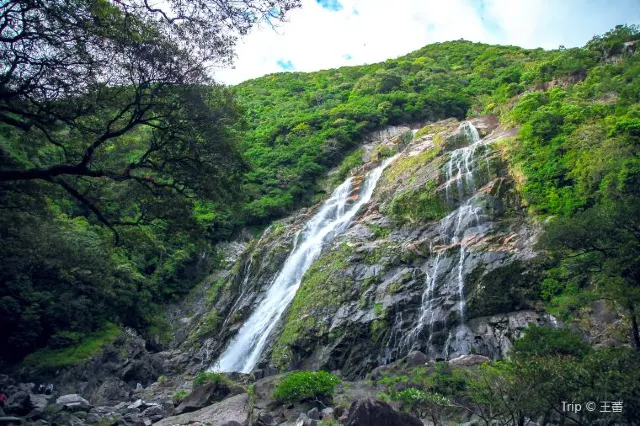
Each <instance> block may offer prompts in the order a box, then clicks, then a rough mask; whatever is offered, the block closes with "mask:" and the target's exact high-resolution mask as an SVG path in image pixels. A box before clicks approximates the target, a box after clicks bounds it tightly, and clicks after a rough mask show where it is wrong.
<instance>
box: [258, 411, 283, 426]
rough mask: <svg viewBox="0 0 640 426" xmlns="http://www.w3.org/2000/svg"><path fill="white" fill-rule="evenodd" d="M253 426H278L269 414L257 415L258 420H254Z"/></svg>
mask: <svg viewBox="0 0 640 426" xmlns="http://www.w3.org/2000/svg"><path fill="white" fill-rule="evenodd" d="M255 426H278V422H276V419H274V418H273V415H271V413H260V414H258V420H256V423H255Z"/></svg>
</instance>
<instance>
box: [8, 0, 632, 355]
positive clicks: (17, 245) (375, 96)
mask: <svg viewBox="0 0 640 426" xmlns="http://www.w3.org/2000/svg"><path fill="white" fill-rule="evenodd" d="M165 3H166V10H156V9H154V8H153V7H149V6H148V4H147V2H137V1H131V2H126V1H123V2H109V1H93V0H78V1H76V2H73V3H67V2H55V1H53V2H49V1H40V2H32V1H10V2H7V3H5V4H4V5H3V6H1V7H0V28H2V39H1V40H0V41H1V42H2V43H3V47H2V53H1V58H2V61H3V65H4V67H3V68H4V70H5V71H4V72H3V74H2V77H1V78H2V80H1V82H0V84H1V89H0V209H1V211H2V215H1V216H0V235H1V239H2V245H1V246H0V298H1V300H0V314H1V315H2V317H3V318H4V319H5V326H4V327H3V328H2V329H1V330H0V347H1V348H3V349H2V350H3V351H4V352H2V353H0V357H4V358H7V359H10V360H16V359H19V358H21V357H22V356H23V355H24V354H26V353H29V352H31V351H33V350H34V349H37V348H42V347H45V346H48V347H50V348H61V347H68V346H72V345H74V344H77V343H78V342H79V341H81V340H82V339H83V338H84V337H85V336H87V335H89V334H90V333H92V332H95V331H96V330H100V329H101V328H102V327H103V326H104V324H106V323H107V322H113V323H116V324H121V325H127V326H133V327H135V328H137V329H138V330H140V331H143V332H145V333H147V334H148V335H155V336H159V335H161V334H162V329H163V323H162V319H161V315H159V312H160V307H161V305H162V304H163V303H166V302H167V301H170V300H173V299H174V298H175V297H177V296H180V295H183V294H185V293H186V292H188V291H189V289H190V288H191V287H192V286H193V285H194V284H195V283H196V282H197V281H198V279H200V278H201V277H202V275H203V274H205V273H207V272H209V271H210V270H211V268H215V265H216V254H215V249H214V244H215V243H216V242H218V241H221V240H224V239H228V238H230V237H232V236H233V235H234V234H235V233H237V232H238V230H240V229H243V228H246V227H254V226H255V227H261V226H264V225H266V224H268V223H270V222H271V221H272V220H274V219H277V218H280V217H282V216H284V215H286V214H288V213H290V212H292V211H293V210H294V209H296V208H299V207H301V206H303V205H308V204H311V203H313V202H315V201H317V200H318V199H320V198H321V197H323V196H324V195H325V194H324V192H323V190H322V189H321V185H319V181H320V179H321V178H322V177H323V176H324V175H325V174H326V172H327V171H329V170H330V169H331V168H333V167H336V166H338V165H340V164H341V162H342V161H345V162H347V163H344V164H352V163H351V162H352V161H353V158H352V157H349V156H348V154H349V153H350V152H351V151H352V150H353V149H355V148H356V147H357V146H358V144H359V143H360V142H361V141H362V139H363V138H364V137H365V136H366V135H367V134H368V133H369V132H371V131H373V130H376V129H380V128H382V127H383V126H386V125H389V124H404V123H424V122H428V121H435V120H439V119H444V118H448V117H456V118H458V119H463V118H465V117H468V116H472V115H477V114H486V113H492V114H496V115H498V116H499V118H500V119H501V121H502V122H503V123H504V124H505V125H508V126H516V125H517V126H520V129H521V130H520V134H519V137H518V139H517V140H516V141H514V143H513V144H512V145H511V146H510V147H508V148H505V150H506V151H507V154H508V155H509V156H510V159H511V164H512V169H513V170H512V172H513V174H514V175H515V176H516V177H517V178H518V179H517V180H518V182H519V183H520V185H521V187H520V188H519V189H520V190H521V192H522V195H523V197H524V200H525V202H526V203H527V205H528V206H529V210H530V214H531V215H534V216H541V217H551V220H550V221H549V222H550V225H549V226H548V232H547V233H546V235H545V237H544V238H543V239H542V242H541V247H540V248H541V249H542V250H544V251H545V253H547V254H548V256H546V258H545V259H546V262H547V264H546V267H547V276H546V278H545V280H544V282H543V283H542V287H543V294H542V295H541V297H542V298H543V299H544V301H545V302H546V303H547V305H548V307H549V309H551V310H552V311H553V312H554V313H555V314H557V315H558V316H561V317H563V318H570V317H571V316H572V315H573V314H574V313H575V312H576V311H578V310H579V309H580V306H581V304H583V303H584V301H585V300H590V299H594V298H598V297H602V295H603V293H606V295H607V297H608V298H611V299H613V300H615V301H616V303H617V304H618V306H622V307H624V309H625V310H626V311H628V312H630V313H631V314H630V317H629V318H630V319H631V320H632V321H631V322H632V324H630V326H631V329H632V330H635V334H633V333H632V336H634V337H635V338H636V339H637V338H638V337H637V329H638V327H637V323H636V322H635V320H636V318H637V317H636V312H637V305H638V303H639V302H640V289H639V287H638V279H639V273H640V272H639V270H640V233H639V232H638V226H639V225H638V223H637V222H638V217H640V214H638V213H640V212H638V207H637V206H638V205H640V204H639V203H638V202H637V201H638V196H639V195H640V194H638V192H637V191H638V190H637V188H638V183H640V182H638V176H640V162H639V160H638V158H639V157H638V144H639V138H640V107H639V103H640V82H639V81H638V75H640V63H639V59H638V58H639V56H638V54H634V52H636V44H635V42H636V41H637V40H639V39H640V31H639V30H638V28H637V27H634V26H619V27H616V28H615V29H613V30H612V31H610V32H609V33H607V34H605V35H603V36H597V37H594V39H593V40H592V41H590V42H589V43H588V44H587V45H586V46H585V47H583V48H572V49H565V48H560V49H557V50H553V51H545V50H542V49H534V50H531V49H522V48H519V47H513V46H490V45H486V44H480V43H472V42H468V41H462V40H460V41H452V42H445V43H437V44H432V45H428V46H425V47H424V48H422V49H420V50H418V51H415V52H413V53H411V54H409V55H406V56H404V57H400V58H397V59H393V60H388V61H386V62H383V63H379V64H373V65H365V66H357V67H344V68H340V69H335V70H326V71H319V72H315V73H282V74H274V75H267V76H265V77H262V78H259V79H255V80H251V81H248V82H245V83H242V84H240V85H238V86H236V87H233V88H226V87H222V86H219V85H216V84H215V83H214V82H212V81H211V80H210V79H209V78H208V77H207V72H206V66H205V65H206V64H207V63H211V62H212V61H214V62H215V61H217V62H221V61H222V62H224V61H228V60H229V59H230V57H231V55H232V51H233V43H234V40H235V37H236V36H237V35H238V34H243V33H245V32H246V31H247V30H248V29H249V27H250V26H251V25H254V24H256V23H258V22H260V20H261V19H265V17H268V18H269V19H270V20H273V19H277V18H283V17H284V16H285V15H286V12H287V11H288V10H290V9H291V8H293V7H296V6H297V2H296V1H290V0H281V1H279V2H275V3H274V2H267V1H262V0H256V1H249V2H241V3H236V2H230V4H232V5H238V4H242V8H248V10H247V9H242V8H241V9H236V8H235V6H234V7H231V8H219V5H220V4H222V3H220V2H217V1H207V0H200V1H194V2H186V3H185V2H183V1H177V0H176V1H169V2H165ZM183 4H188V5H189V7H186V8H182V7H180V5H183ZM62 40H71V42H70V43H69V42H62ZM594 229H596V230H598V231H599V232H592V231H593V230H594ZM569 230H570V231H571V232H568V231H569ZM637 343H639V344H640V342H637ZM9 348H10V349H9Z"/></svg>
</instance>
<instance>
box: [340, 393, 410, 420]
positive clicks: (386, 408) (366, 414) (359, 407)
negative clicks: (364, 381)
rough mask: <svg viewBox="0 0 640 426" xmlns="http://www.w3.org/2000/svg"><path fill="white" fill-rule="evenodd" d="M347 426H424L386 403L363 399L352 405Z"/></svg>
mask: <svg viewBox="0 0 640 426" xmlns="http://www.w3.org/2000/svg"><path fill="white" fill-rule="evenodd" d="M346 424H347V426H372V425H385V426H423V424H422V421H420V420H418V419H417V418H415V417H413V416H412V415H410V414H407V413H401V412H399V411H396V410H394V409H393V408H392V407H391V406H390V405H389V404H387V403H386V402H382V401H378V400H375V399H372V398H362V399H359V400H357V401H355V402H354V403H353V404H351V407H350V408H349V417H348V418H347V423H346Z"/></svg>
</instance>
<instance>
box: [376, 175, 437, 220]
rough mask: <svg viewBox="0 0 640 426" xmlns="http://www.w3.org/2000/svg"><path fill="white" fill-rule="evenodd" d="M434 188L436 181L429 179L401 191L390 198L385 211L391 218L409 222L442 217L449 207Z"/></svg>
mask: <svg viewBox="0 0 640 426" xmlns="http://www.w3.org/2000/svg"><path fill="white" fill-rule="evenodd" d="M436 188H437V185H436V182H435V181H434V180H430V181H428V182H427V183H426V184H425V185H424V186H422V187H420V188H416V189H409V190H407V191H404V192H401V193H400V194H398V195H396V196H395V197H394V198H393V199H392V200H391V203H390V205H389V207H388V209H387V211H386V212H385V213H386V214H388V215H389V216H390V217H391V218H392V219H395V220H398V221H401V222H409V223H418V222H428V221H432V220H437V219H442V218H443V217H445V216H446V215H447V213H448V212H449V207H448V206H447V204H446V202H445V201H444V200H443V199H442V197H441V196H440V195H439V194H438V193H437V191H436Z"/></svg>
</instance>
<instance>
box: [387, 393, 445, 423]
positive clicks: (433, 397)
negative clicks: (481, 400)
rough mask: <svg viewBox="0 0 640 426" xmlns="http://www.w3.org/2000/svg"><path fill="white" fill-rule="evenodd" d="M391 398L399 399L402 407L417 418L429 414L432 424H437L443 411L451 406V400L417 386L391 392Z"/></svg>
mask: <svg viewBox="0 0 640 426" xmlns="http://www.w3.org/2000/svg"><path fill="white" fill-rule="evenodd" d="M391 399H393V400H395V401H399V402H400V403H401V404H402V408H403V409H404V410H406V411H409V412H410V413H413V414H414V415H416V416H418V417H419V418H425V417H427V416H429V417H430V418H431V420H432V421H433V422H434V424H439V420H440V418H441V417H442V415H443V414H444V412H445V411H446V410H447V409H448V408H450V407H452V406H453V404H452V403H451V401H450V400H449V399H448V398H446V397H444V396H443V395H440V394H439V393H427V392H425V391H423V390H420V389H417V388H407V389H405V390H403V391H400V392H394V393H393V394H391Z"/></svg>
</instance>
